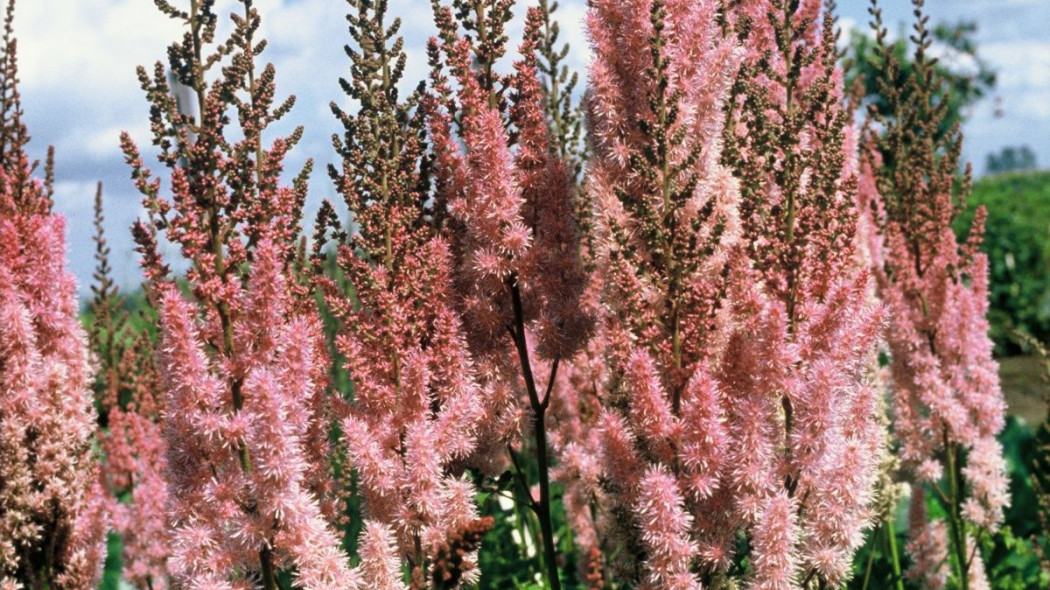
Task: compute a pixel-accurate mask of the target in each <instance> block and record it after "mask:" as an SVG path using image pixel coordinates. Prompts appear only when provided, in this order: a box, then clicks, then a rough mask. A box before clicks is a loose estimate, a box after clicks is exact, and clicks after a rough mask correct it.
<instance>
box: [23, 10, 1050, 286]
mask: <svg viewBox="0 0 1050 590" xmlns="http://www.w3.org/2000/svg"><path fill="white" fill-rule="evenodd" d="M521 2H522V4H521V5H522V6H524V5H526V4H527V2H528V0H521ZM256 3H257V5H258V7H259V9H260V11H261V12H262V15H263V29H264V30H263V34H264V35H265V36H266V37H267V38H268V39H269V41H270V46H269V49H268V50H267V53H266V54H265V56H264V57H265V58H266V59H268V60H270V61H273V62H274V63H275V65H276V66H277V84H278V86H277V89H278V93H279V94H281V95H286V94H295V95H297V97H298V102H297V105H296V107H295V109H294V110H293V113H292V115H291V118H292V119H294V121H295V123H301V124H303V125H305V126H306V134H305V136H304V140H303V142H302V143H301V144H300V146H299V148H298V149H297V151H296V152H295V153H294V155H293V157H291V158H290V160H289V162H288V163H289V167H290V168H291V169H297V167H298V166H299V165H301V163H302V162H303V161H304V160H305V159H306V158H307V157H312V158H314V160H315V161H316V162H317V164H318V165H317V166H316V167H315V169H316V170H317V172H315V174H314V177H313V181H312V183H311V191H310V205H309V208H310V209H312V208H314V207H316V204H317V203H319V202H320V200H321V199H322V198H330V197H332V196H333V194H334V191H333V189H332V187H331V184H330V182H329V180H328V178H327V175H326V174H324V172H323V171H324V165H325V164H327V163H328V162H330V161H331V160H332V159H333V158H332V152H331V147H330V140H329V137H330V136H331V134H332V133H334V132H336V131H338V125H337V124H336V123H335V121H334V120H333V118H332V116H331V114H330V111H329V108H328V104H329V102H330V101H332V100H336V101H343V102H345V99H344V98H343V97H342V95H341V92H340V90H339V86H338V78H339V76H342V75H345V74H346V72H347V65H346V59H345V56H344V55H343V52H342V45H343V44H344V43H346V42H347V41H348V39H349V37H348V35H347V34H346V31H345V20H344V14H345V9H346V3H345V2H343V1H341V0H257V1H256ZM233 4H234V3H233V2H232V0H220V2H219V5H220V7H223V8H224V10H225V9H228V8H229V7H232V6H233ZM881 4H883V5H884V12H885V14H886V17H887V21H889V22H891V23H895V22H904V21H907V20H908V19H909V18H910V14H911V13H910V3H908V2H907V1H906V0H883V1H882V2H881ZM927 4H928V6H927V9H928V11H929V13H930V14H931V15H932V18H933V20H934V21H935V22H936V21H958V20H961V19H966V20H975V21H977V22H978V25H979V27H980V29H979V33H978V36H977V40H978V43H979V50H980V54H981V55H982V56H983V57H984V58H986V59H987V60H988V61H989V62H990V63H992V64H993V66H995V67H996V68H997V69H998V71H999V86H998V88H997V90H996V96H997V97H998V103H999V104H998V105H997V104H995V103H993V101H991V100H988V101H986V102H985V103H984V104H981V105H979V106H978V107H976V108H975V109H974V111H973V112H972V113H971V118H970V121H969V122H968V123H967V126H966V129H965V131H966V134H967V148H966V155H967V157H968V158H969V159H971V160H973V161H974V163H975V165H976V166H977V168H978V170H980V168H981V167H982V166H983V163H984V159H985V155H986V154H987V153H988V152H990V151H994V150H998V149H999V148H1001V147H1003V146H1007V145H1022V144H1027V145H1030V146H1031V147H1032V148H1033V149H1034V150H1035V151H1036V154H1037V155H1038V156H1039V157H1040V163H1041V164H1044V165H1045V164H1048V163H1050V34H1048V33H1047V32H1046V27H1047V25H1048V24H1050V0H929V1H928V2H927ZM561 5H562V7H561V9H560V10H559V13H558V15H559V20H560V21H561V23H562V29H563V32H564V37H565V39H566V40H568V41H569V42H570V43H571V44H572V46H573V51H572V53H571V55H570V66H572V67H575V68H577V69H578V70H581V71H582V70H584V69H585V68H586V64H587V60H588V58H589V52H588V51H587V47H586V41H585V35H584V32H583V27H582V18H583V15H584V12H585V8H584V5H585V2H584V0H562V2H561ZM867 6H868V1H867V0H840V1H839V12H840V14H841V16H842V24H843V26H844V27H846V28H850V27H857V26H860V27H864V28H865V30H866V26H867V25H866V22H867V19H868V15H867ZM390 7H391V11H392V12H394V13H397V14H400V15H401V16H402V18H403V19H404V20H405V23H404V27H403V29H402V30H403V31H404V33H405V35H406V37H407V42H408V43H407V45H408V49H409V53H410V59H409V68H408V73H407V77H408V79H409V80H412V81H414V80H418V79H420V78H422V77H423V76H424V75H425V73H426V72H425V56H424V55H423V45H424V43H425V41H426V38H427V37H428V36H430V34H431V33H432V31H433V26H432V24H431V22H430V3H429V0H390ZM518 12H520V9H519V10H518ZM15 26H16V32H17V34H18V36H19V43H20V46H19V49H20V53H21V78H22V93H23V101H24V105H25V110H26V122H27V124H28V126H29V130H30V134H31V135H32V136H33V141H32V143H31V144H30V151H31V154H32V155H33V156H36V157H43V155H44V153H45V150H46V146H48V145H54V146H55V148H56V172H57V179H58V183H57V194H56V203H55V207H56V209H57V210H58V211H60V212H62V213H64V214H65V215H66V216H67V217H68V219H69V249H70V252H69V254H70V265H71V267H72V268H73V269H74V270H75V271H76V273H77V275H78V278H79V280H80V282H81V293H86V292H87V285H88V282H89V281H90V276H91V269H92V268H93V266H94V265H93V260H92V255H93V246H92V243H91V234H92V228H91V204H92V199H93V197H94V185H95V183H96V182H97V181H98V180H101V181H103V182H104V184H105V198H106V214H107V220H106V229H107V232H108V234H109V241H110V243H111V245H112V247H113V251H114V254H113V260H112V263H113V266H114V267H115V269H116V277H117V279H118V281H119V282H121V283H122V284H124V285H134V284H136V283H137V282H138V281H139V272H138V267H137V261H136V257H135V254H134V253H133V252H132V249H131V241H130V238H129V237H128V227H129V226H130V224H131V222H132V220H133V219H134V218H135V217H136V216H137V215H138V214H139V211H140V205H139V196H138V194H137V193H136V192H135V190H134V188H133V187H132V185H131V182H130V180H129V176H128V169H127V167H126V166H125V164H124V162H123V158H122V156H121V153H120V150H119V146H118V134H119V133H120V131H121V130H127V131H129V132H131V134H132V136H133V137H135V138H136V139H137V140H138V141H139V142H140V145H141V146H142V148H143V151H144V152H145V153H146V154H149V153H150V151H149V149H148V148H149V135H148V127H147V114H148V111H147V104H146V102H145V99H144V98H143V95H142V92H141V91H140V90H139V88H138V82H137V80H136V77H135V67H136V66H137V65H140V64H145V65H151V64H152V63H153V62H155V61H156V60H157V59H161V58H163V56H164V52H165V47H166V46H167V44H168V43H169V42H170V40H172V39H174V38H176V37H177V36H178V35H180V34H181V32H180V31H179V30H178V27H177V26H176V25H175V23H173V22H171V21H169V20H167V19H166V18H165V17H164V16H163V15H161V14H160V13H159V12H158V11H157V10H156V9H155V8H154V6H153V2H151V1H150V0H21V1H20V2H19V6H18V11H17V15H16V22H15ZM517 32H519V27H518V26H515V28H514V29H513V30H512V33H517ZM997 108H998V109H999V110H1000V111H1001V115H1000V116H997V115H996V110H997ZM284 130H285V131H286V130H287V128H285V129H284ZM278 131H281V129H278ZM151 160H152V157H151V156H147V163H148V164H150V165H152V164H153V162H152V161H151ZM154 167H155V166H154Z"/></svg>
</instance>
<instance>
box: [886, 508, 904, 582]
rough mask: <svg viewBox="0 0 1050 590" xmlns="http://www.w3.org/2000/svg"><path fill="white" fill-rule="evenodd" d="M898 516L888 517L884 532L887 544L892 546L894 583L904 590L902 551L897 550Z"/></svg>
mask: <svg viewBox="0 0 1050 590" xmlns="http://www.w3.org/2000/svg"><path fill="white" fill-rule="evenodd" d="M895 517H896V516H895V515H893V514H889V515H887V518H886V522H885V523H883V524H884V530H885V533H886V542H887V543H889V546H890V564H892V566H893V583H894V586H896V589H897V590H904V576H903V574H902V573H901V556H900V551H898V550H897V526H896V525H895V524H894V522H893V520H894V518H895Z"/></svg>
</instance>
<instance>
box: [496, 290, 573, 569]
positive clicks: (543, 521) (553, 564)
mask: <svg viewBox="0 0 1050 590" xmlns="http://www.w3.org/2000/svg"><path fill="white" fill-rule="evenodd" d="M508 286H509V288H510V294H511V301H512V304H513V306H514V326H513V329H512V330H511V335H512V336H513V338H514V345H515V347H516V348H517V350H518V359H519V360H520V361H521V372H522V377H524V379H525V389H526V390H527V391H528V394H529V404H530V405H531V406H532V430H533V435H534V437H535V443H536V461H537V463H538V467H539V473H540V497H539V500H538V501H537V502H536V506H535V508H536V517H537V518H538V519H539V521H540V532H541V534H542V536H543V555H544V562H546V566H547V580H548V583H549V584H550V587H551V590H561V580H560V579H559V578H558V554H557V552H556V550H555V548H554V527H553V525H552V524H551V499H550V498H551V494H550V463H549V461H550V460H549V458H548V456H547V423H546V419H545V418H546V413H547V404H548V403H549V402H550V393H551V388H552V386H553V384H554V375H553V373H554V371H557V363H555V365H554V368H553V370H552V375H551V382H550V385H548V388H547V392H546V396H545V397H544V399H543V400H540V396H539V392H538V391H537V390H536V380H535V379H534V378H533V375H532V364H531V362H530V361H529V349H528V345H527V343H526V342H525V312H524V309H523V306H522V303H521V292H520V290H519V289H518V283H517V278H516V277H513V276H512V277H511V278H510V279H509V280H508ZM526 492H527V493H528V494H529V496H530V497H531V496H532V492H530V491H529V490H526Z"/></svg>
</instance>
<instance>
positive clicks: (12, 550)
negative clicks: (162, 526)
mask: <svg viewBox="0 0 1050 590" xmlns="http://www.w3.org/2000/svg"><path fill="white" fill-rule="evenodd" d="M13 7H14V5H13V3H11V4H9V5H8V10H7V17H6V20H5V30H4V37H3V48H2V50H0V142H2V143H0V588H4V589H14V588H22V587H25V588H43V587H46V588H60V589H71V590H72V589H81V588H91V587H94V585H95V584H97V583H98V579H99V575H100V574H101V572H102V564H103V562H104V561H105V533H106V530H107V528H108V513H107V511H106V503H105V497H104V495H103V492H102V486H101V483H100V479H99V470H98V466H97V464H96V463H95V457H94V451H93V449H92V444H93V442H94V435H95V414H94V408H93V407H92V405H91V388H90V384H91V365H90V359H89V354H88V347H87V338H86V335H85V332H84V329H83V327H81V325H80V323H79V321H78V320H77V299H76V283H75V280H74V278H73V275H72V274H71V273H69V272H68V271H67V270H66V268H65V263H66V241H65V230H66V224H65V219H63V218H62V217H61V216H59V215H56V214H54V213H52V212H51V205H52V200H51V197H52V190H51V154H49V155H48V162H47V173H46V178H45V179H44V181H41V180H40V179H37V178H35V177H34V176H33V168H34V165H33V164H31V163H30V162H29V159H28V157H27V155H26V153H25V145H26V142H27V141H28V139H29V137H28V135H27V134H26V129H25V126H24V125H23V123H22V118H21V117H22V107H21V102H20V99H19V94H18V88H17V76H18V72H17V61H16V42H15V39H14V37H13V36H12V18H13Z"/></svg>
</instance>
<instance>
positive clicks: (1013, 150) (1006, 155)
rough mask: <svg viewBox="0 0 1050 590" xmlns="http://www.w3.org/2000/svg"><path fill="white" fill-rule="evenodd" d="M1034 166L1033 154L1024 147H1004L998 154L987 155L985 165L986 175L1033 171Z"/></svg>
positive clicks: (1029, 149)
mask: <svg viewBox="0 0 1050 590" xmlns="http://www.w3.org/2000/svg"><path fill="white" fill-rule="evenodd" d="M1036 166H1037V164H1036V158H1035V152H1033V151H1032V148H1030V147H1028V146H1026V145H1022V146H1021V147H1013V146H1010V147H1004V148H1003V149H1001V150H999V153H992V154H988V160H987V163H986V164H985V168H986V171H987V172H988V174H1002V173H1004V172H1027V171H1030V170H1035V169H1036Z"/></svg>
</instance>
